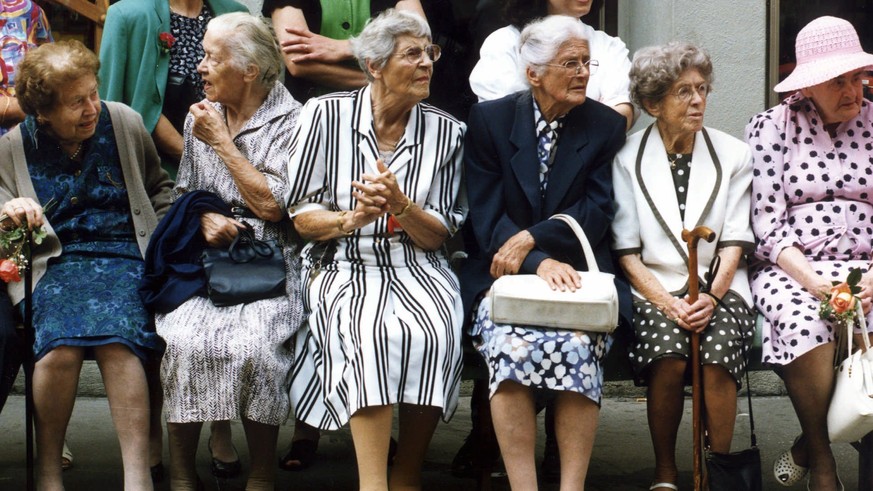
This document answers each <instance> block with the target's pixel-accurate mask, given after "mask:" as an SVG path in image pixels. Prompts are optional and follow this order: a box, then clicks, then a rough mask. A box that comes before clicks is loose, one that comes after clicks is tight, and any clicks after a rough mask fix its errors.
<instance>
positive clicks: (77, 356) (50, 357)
mask: <svg viewBox="0 0 873 491" xmlns="http://www.w3.org/2000/svg"><path fill="white" fill-rule="evenodd" d="M83 357H84V352H83V350H82V348H78V347H75V346H58V347H57V348H54V349H52V350H51V351H49V352H48V353H46V355H45V356H43V357H42V358H41V359H40V360H39V361H38V362H37V363H36V369H38V370H52V371H55V370H59V371H66V372H71V371H73V370H75V371H78V370H79V368H81V366H82V359H83Z"/></svg>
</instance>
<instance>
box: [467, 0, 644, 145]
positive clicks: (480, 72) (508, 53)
mask: <svg viewBox="0 0 873 491" xmlns="http://www.w3.org/2000/svg"><path fill="white" fill-rule="evenodd" d="M501 3H503V18H504V19H505V20H506V21H507V22H509V25H507V26H505V27H502V28H500V29H498V30H496V31H494V32H493V33H491V35H489V36H488V37H487V38H486V39H485V42H484V43H483V44H482V48H481V50H480V52H479V61H478V62H477V63H476V66H475V67H474V68H473V71H472V72H471V73H470V87H471V88H472V89H473V92H474V93H475V94H476V96H477V97H478V98H479V102H482V101H490V100H494V99H499V98H501V97H503V96H506V95H509V94H512V93H513V92H518V91H520V90H526V89H527V82H526V80H525V79H524V67H522V66H521V60H520V59H519V56H518V51H517V50H516V47H517V46H518V39H519V37H520V36H521V30H522V29H524V26H525V25H527V24H528V23H529V22H532V21H534V20H536V19H539V18H542V17H545V16H547V15H566V16H570V17H573V18H576V19H579V18H580V17H583V16H585V15H588V13H589V12H590V11H591V4H592V3H593V0H501ZM582 28H583V29H584V30H585V38H586V39H588V43H589V45H590V48H591V52H592V53H596V54H597V61H598V62H599V64H600V66H599V68H597V69H592V70H591V73H590V76H589V79H588V88H587V90H586V92H587V97H588V98H589V99H591V100H594V101H598V102H601V103H603V104H606V105H607V106H610V107H612V108H613V109H615V110H616V111H618V113H619V114H621V115H622V116H624V117H625V118H627V128H628V129H630V127H631V126H633V123H634V120H635V118H636V117H637V116H638V115H639V112H637V111H636V110H635V109H634V106H633V104H631V100H630V93H629V91H628V79H627V73H628V71H630V61H629V60H628V50H627V47H626V46H625V44H624V42H623V41H622V40H621V39H619V38H617V37H614V36H610V35H609V34H606V33H605V32H603V31H598V30H596V29H594V28H593V27H591V26H589V25H587V24H585V23H584V22H583V23H582ZM594 67H595V65H593V64H592V68H594Z"/></svg>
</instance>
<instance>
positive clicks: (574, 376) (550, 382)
mask: <svg viewBox="0 0 873 491" xmlns="http://www.w3.org/2000/svg"><path fill="white" fill-rule="evenodd" d="M470 334H471V335H472V336H473V339H474V340H475V345H476V349H477V350H478V351H479V353H480V354H481V355H482V356H483V357H484V358H485V361H486V363H487V364H488V372H489V375H490V380H489V390H490V394H491V395H492V396H493V395H494V392H495V391H497V387H498V386H499V385H500V383H501V382H503V381H505V380H511V381H513V382H517V383H519V384H522V385H525V386H528V387H531V388H535V389H547V390H553V391H561V390H567V391H572V392H578V393H580V394H582V395H584V396H586V397H588V398H589V399H591V400H592V401H594V402H596V403H597V404H600V397H601V394H602V392H603V367H602V365H601V360H603V359H604V358H606V354H607V353H608V352H609V348H610V347H611V346H612V336H610V335H608V334H602V333H589V332H584V331H567V330H557V329H547V328H540V327H530V326H511V325H508V324H495V323H494V322H492V321H491V299H490V298H488V297H487V296H486V297H483V298H482V300H481V301H480V302H479V304H478V307H476V315H475V319H474V322H473V327H472V329H471V331H470Z"/></svg>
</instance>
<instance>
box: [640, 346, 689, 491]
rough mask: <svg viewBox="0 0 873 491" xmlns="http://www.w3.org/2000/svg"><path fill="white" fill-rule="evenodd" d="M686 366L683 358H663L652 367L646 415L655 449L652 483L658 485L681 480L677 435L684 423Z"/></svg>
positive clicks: (650, 369)
mask: <svg viewBox="0 0 873 491" xmlns="http://www.w3.org/2000/svg"><path fill="white" fill-rule="evenodd" d="M686 363H687V362H686V360H685V359H683V358H673V357H664V358H661V359H658V360H655V361H654V362H652V364H651V365H650V366H649V388H648V390H647V391H646V399H647V401H648V402H647V406H646V409H647V411H646V413H647V415H648V419H649V433H650V434H651V436H652V446H653V447H654V450H655V478H654V481H653V482H656V483H657V482H667V483H675V482H676V480H677V479H678V478H679V469H678V468H677V467H676V433H677V432H678V431H679V423H680V422H681V421H682V410H683V405H684V402H685V394H684V393H683V390H684V387H685V382H684V378H683V377H684V374H685V366H686Z"/></svg>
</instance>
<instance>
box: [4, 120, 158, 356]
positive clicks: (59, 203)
mask: <svg viewBox="0 0 873 491" xmlns="http://www.w3.org/2000/svg"><path fill="white" fill-rule="evenodd" d="M21 133H22V136H23V142H24V154H25V156H26V158H27V167H28V170H29V172H30V177H31V180H32V182H33V186H34V189H35V190H36V194H37V196H38V197H39V201H40V203H41V204H42V205H43V206H44V207H45V206H46V205H47V204H48V203H49V202H51V203H53V204H52V205H51V206H50V207H49V209H48V210H47V211H46V219H47V220H48V222H49V223H51V224H52V226H53V227H54V230H55V232H56V233H57V235H58V238H59V239H60V241H61V245H62V247H63V252H62V253H61V255H60V256H59V257H56V258H52V259H50V260H49V263H48V269H47V270H46V273H45V275H44V276H43V277H42V279H41V280H40V281H39V283H37V285H36V288H35V290H34V293H33V325H34V328H35V331H36V342H35V344H34V348H33V350H34V353H35V354H36V358H37V359H40V358H42V357H43V356H45V354H46V353H48V352H49V351H51V350H52V349H54V348H55V347H58V346H82V347H93V346H102V345H106V344H110V343H122V344H124V345H126V346H128V347H129V348H130V349H131V350H132V351H133V352H134V353H135V354H136V355H137V356H139V357H140V358H142V359H145V358H146V356H147V355H148V351H149V350H161V349H162V348H163V345H162V342H161V340H160V338H159V337H158V336H157V334H155V331H154V325H153V323H152V322H151V319H150V316H149V315H148V312H147V311H146V309H145V307H143V305H142V302H141V301H140V298H139V295H138V293H137V290H136V287H137V285H138V284H139V281H140V278H142V275H143V269H144V267H143V259H142V254H141V253H140V250H139V247H138V246H137V242H136V238H135V236H134V227H133V221H132V218H131V215H130V202H129V201H128V197H127V190H126V189H125V186H124V176H123V175H122V170H121V163H120V160H119V155H118V147H117V146H116V143H115V135H114V133H113V130H112V121H111V120H110V117H109V111H108V109H107V108H106V106H105V104H104V105H102V111H101V113H100V119H99V121H98V123H97V129H96V132H95V134H94V136H93V137H92V138H90V139H89V140H87V141H85V144H84V148H83V149H82V151H83V152H84V154H83V157H82V161H81V162H76V161H73V160H71V159H69V158H68V157H67V155H66V154H65V153H64V152H63V151H62V150H61V148H60V147H59V146H58V144H57V142H56V141H55V140H54V139H53V138H51V137H50V136H48V135H47V134H46V132H45V131H38V130H37V126H36V122H35V120H34V118H33V117H31V116H28V118H27V119H26V120H25V122H24V124H22V125H21ZM23 304H24V302H21V303H20V304H19V308H21V309H23Z"/></svg>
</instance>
